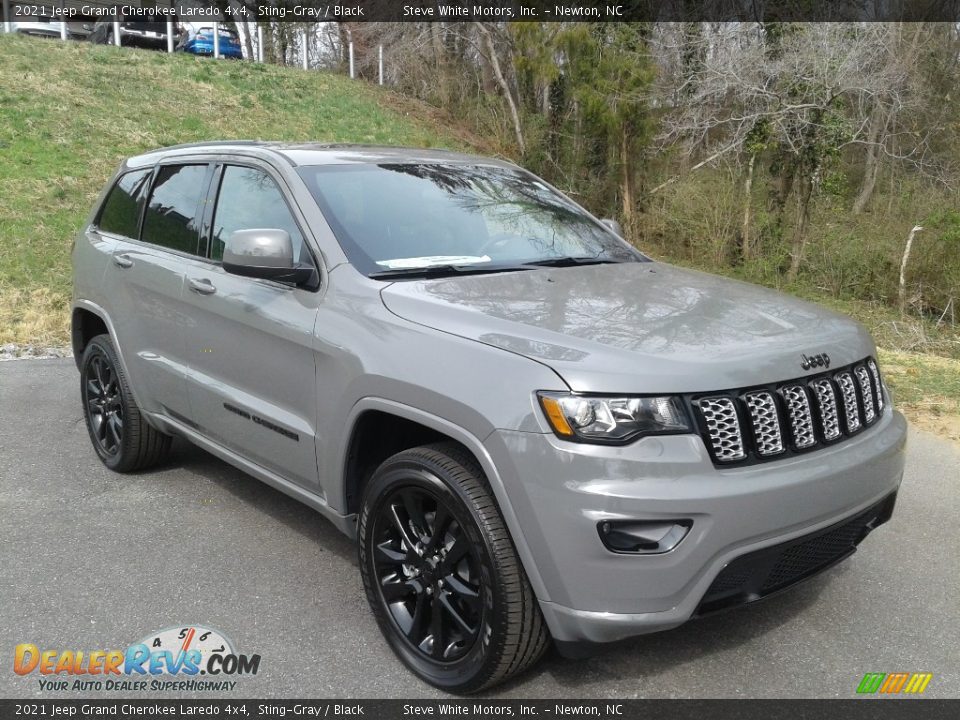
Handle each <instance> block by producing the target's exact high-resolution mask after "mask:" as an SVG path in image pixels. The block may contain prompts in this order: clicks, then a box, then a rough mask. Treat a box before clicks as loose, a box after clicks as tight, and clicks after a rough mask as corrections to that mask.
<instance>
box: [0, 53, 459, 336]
mask: <svg viewBox="0 0 960 720" xmlns="http://www.w3.org/2000/svg"><path fill="white" fill-rule="evenodd" d="M236 138H253V139H271V140H319V141H331V142H357V143H373V144H386V145H411V146H419V147H448V148H465V149H469V148H471V147H473V146H474V145H476V144H477V143H478V141H476V140H475V139H474V138H472V137H470V136H469V134H468V133H466V132H464V131H462V130H459V129H457V128H455V127H452V126H451V125H450V124H449V123H444V122H442V121H441V119H440V118H439V117H438V113H437V111H436V110H434V109H431V108H429V107H426V106H421V105H419V104H417V103H413V102H411V101H409V100H405V99H404V98H401V97H399V96H397V95H395V94H392V93H390V92H387V91H384V90H382V89H381V88H378V87H376V86H373V85H370V84H368V83H364V82H361V81H351V80H349V79H348V78H344V77H342V76H339V75H333V74H329V73H322V72H305V71H302V70H299V69H292V68H281V67H277V66H272V65H255V64H252V63H242V62H230V61H214V60H210V59H205V58H194V57H191V56H187V55H181V54H178V55H174V56H172V57H171V56H168V55H166V54H164V53H157V52H149V51H140V50H131V49H129V48H122V49H120V48H114V47H100V46H94V45H90V44H88V43H72V42H71V43H61V42H54V41H49V42H48V41H41V40H37V39H34V38H22V37H11V36H2V37H0V344H4V343H7V342H16V343H28V342H31V343H41V344H51V345H55V344H65V343H66V342H67V340H68V326H67V322H68V318H67V315H68V313H67V309H68V305H69V296H70V262H69V248H70V243H71V241H72V239H73V236H74V234H75V233H76V231H77V229H78V228H80V227H81V225H82V224H83V222H84V219H85V218H86V215H87V213H88V212H89V210H90V207H91V205H92V203H93V201H94V199H95V198H96V196H97V193H98V192H99V191H100V189H101V188H102V187H103V184H104V183H105V182H106V180H107V179H108V178H109V177H110V175H111V174H112V173H113V172H114V170H115V169H116V168H117V165H118V164H119V163H120V162H121V160H123V159H124V158H125V157H129V156H130V155H134V154H137V153H140V152H143V151H145V150H149V149H151V148H156V147H161V146H164V145H173V144H176V143H184V142H196V141H202V140H213V139H236Z"/></svg>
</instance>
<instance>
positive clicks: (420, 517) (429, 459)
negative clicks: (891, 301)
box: [359, 443, 548, 693]
mask: <svg viewBox="0 0 960 720" xmlns="http://www.w3.org/2000/svg"><path fill="white" fill-rule="evenodd" d="M359 535H360V567H361V572H362V573H363V581H364V588H365V590H366V594H367V600H368V601H369V603H370V607H371V608H372V610H373V612H374V615H375V616H376V618H377V622H378V624H379V625H380V629H381V631H382V632H383V633H384V636H385V637H386V639H387V641H388V642H389V643H390V646H391V647H392V649H393V650H394V652H395V653H396V654H397V655H398V656H399V658H400V659H401V660H402V661H403V662H404V663H405V664H406V665H407V667H409V668H410V669H411V670H412V671H413V672H414V673H416V674H417V675H418V676H420V677H421V678H422V679H423V680H425V681H427V682H428V683H430V684H431V685H434V686H436V687H439V688H441V689H444V690H447V691H450V692H458V693H470V692H477V691H479V690H482V689H484V688H487V687H490V686H491V685H494V684H496V683H498V682H501V681H503V680H505V679H506V678H508V677H510V676H511V675H514V674H516V673H519V672H522V671H523V670H525V669H526V668H527V667H529V666H530V665H531V664H533V663H534V662H535V661H536V660H537V659H538V658H539V657H540V656H541V655H542V654H543V652H544V650H545V649H546V646H547V640H548V635H547V630H546V627H545V625H544V623H543V618H542V616H541V614H540V608H539V606H538V605H537V601H536V598H535V597H534V594H533V590H532V589H531V588H530V583H529V581H528V580H527V577H526V574H525V573H524V572H523V568H522V567H521V565H520V561H519V559H518V558H517V555H516V551H515V550H514V547H513V543H512V542H511V541H510V537H509V534H508V532H507V529H506V526H505V525H504V522H503V518H502V517H501V515H500V512H499V510H498V509H497V506H496V503H495V502H494V500H493V497H492V496H491V493H490V490H489V487H488V486H487V483H486V479H485V477H484V476H483V473H482V471H481V470H480V468H479V467H478V466H477V464H476V462H475V461H474V459H473V458H472V456H470V455H469V454H468V453H466V452H465V451H464V450H463V449H462V448H461V447H460V446H458V445H456V444H454V443H442V444H437V445H429V446H424V447H420V448H415V449H413V450H407V451H404V452H401V453H398V454H397V455H394V456H393V457H391V458H389V459H388V460H386V461H385V462H384V463H383V464H382V465H381V466H380V467H379V468H378V469H377V471H376V473H374V476H373V477H372V478H371V480H370V482H369V483H368V485H367V488H366V490H365V492H364V500H363V507H362V509H361V513H360V523H359Z"/></svg>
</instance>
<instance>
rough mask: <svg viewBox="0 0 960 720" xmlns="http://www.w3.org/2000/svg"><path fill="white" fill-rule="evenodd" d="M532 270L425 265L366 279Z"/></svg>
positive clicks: (375, 274)
mask: <svg viewBox="0 0 960 720" xmlns="http://www.w3.org/2000/svg"><path fill="white" fill-rule="evenodd" d="M532 269H533V268H531V267H528V266H527V264H524V265H493V266H490V265H427V266H426V267H407V268H393V269H391V270H378V271H377V272H373V273H370V274H369V275H368V276H367V277H370V278H373V279H374V280H400V279H409V278H439V277H450V276H452V275H484V274H488V273H490V274H492V273H501V272H514V271H515V270H532Z"/></svg>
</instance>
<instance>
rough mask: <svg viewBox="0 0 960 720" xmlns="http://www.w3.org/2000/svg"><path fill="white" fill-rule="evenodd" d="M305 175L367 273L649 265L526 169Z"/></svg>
mask: <svg viewBox="0 0 960 720" xmlns="http://www.w3.org/2000/svg"><path fill="white" fill-rule="evenodd" d="M298 172H299V173H300V176H301V177H302V178H303V179H304V180H305V181H306V183H307V187H308V188H309V189H310V192H311V193H312V195H313V197H314V198H315V199H316V200H317V203H318V204H319V205H320V208H321V209H322V210H323V213H324V215H325V216H326V218H327V220H328V221H329V222H330V224H331V226H332V228H333V230H334V233H336V235H337V239H338V240H340V243H341V245H342V246H343V249H344V251H345V252H346V253H347V255H348V256H349V257H350V261H351V262H352V263H353V264H354V265H355V266H357V267H358V268H359V269H360V270H361V271H362V272H367V273H369V272H375V271H383V270H390V269H393V268H409V267H429V266H431V265H444V264H453V265H472V266H478V269H479V266H487V267H491V268H495V267H501V268H503V267H515V266H518V265H524V264H527V263H533V262H542V261H549V260H551V259H560V258H578V259H584V258H586V259H594V260H597V261H605V262H623V261H636V260H639V259H640V258H641V257H642V256H640V255H639V254H638V253H637V252H636V251H634V250H633V249H632V248H630V247H629V246H628V245H627V244H626V243H625V242H624V241H623V240H621V239H620V238H618V237H617V236H615V235H614V234H613V233H612V232H611V231H610V230H609V229H607V228H606V227H604V226H603V225H601V224H600V223H598V222H596V221H595V220H593V219H592V218H591V217H590V216H589V215H587V214H586V213H585V212H584V211H583V210H582V209H581V208H580V207H578V206H577V205H576V204H575V203H573V202H572V201H571V200H570V199H569V198H567V197H565V196H564V195H561V194H560V193H558V192H556V191H554V190H552V189H551V188H550V187H549V186H547V185H546V184H545V183H544V182H543V181H541V180H539V179H538V178H536V177H534V176H533V175H530V174H529V173H526V172H523V171H520V170H513V169H510V168H499V167H491V166H487V165H460V164H456V165H453V164H450V165H446V164H400V163H397V164H382V165H372V164H370V165H367V164H358V165H323V166H313V167H311V166H306V167H301V168H300V169H299V170H298Z"/></svg>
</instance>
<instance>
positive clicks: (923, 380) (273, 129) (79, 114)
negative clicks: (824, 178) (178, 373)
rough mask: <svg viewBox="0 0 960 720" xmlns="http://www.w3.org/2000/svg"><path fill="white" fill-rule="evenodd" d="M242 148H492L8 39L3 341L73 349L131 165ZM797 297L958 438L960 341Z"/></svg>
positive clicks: (438, 119) (346, 97)
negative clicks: (76, 277) (99, 232)
mask: <svg viewBox="0 0 960 720" xmlns="http://www.w3.org/2000/svg"><path fill="white" fill-rule="evenodd" d="M231 138H248V139H257V138H262V139H272V140H320V141H330V142H357V143H373V144H386V145H412V146H421V147H428V146H429V147H448V148H456V149H466V150H477V151H479V152H483V153H488V154H489V153H491V152H493V149H492V148H490V147H488V146H486V145H485V143H484V141H482V140H480V139H478V138H476V137H475V136H472V135H470V133H468V132H466V131H465V130H463V129H462V128H458V127H456V125H455V124H453V123H451V122H450V121H449V120H448V119H446V118H444V117H443V116H442V115H441V114H440V113H439V112H438V111H437V110H436V109H434V108H430V107H428V106H425V105H422V104H420V103H416V102H413V101H411V100H408V99H405V98H403V97H401V96H399V95H396V94H394V93H391V92H389V91H386V90H383V89H382V88H378V87H376V86H374V85H371V84H369V83H365V82H361V81H352V80H349V79H348V78H345V77H343V76H340V75H333V74H330V73H323V72H305V71H302V70H299V69H293V68H281V67H277V66H272V65H256V64H252V63H246V62H231V61H215V60H210V59H207V58H195V57H192V56H189V55H183V54H177V55H174V56H172V57H171V56H168V55H166V54H164V53H158V52H149V51H144V50H132V49H129V48H115V47H111V46H107V47H104V46H94V45H91V44H88V43H74V42H68V43H63V42H57V41H43V40H38V39H35V38H24V37H18V36H9V35H0V345H3V344H6V343H18V344H25V343H31V344H37V345H66V344H68V342H69V328H68V308H69V299H70V258H69V249H70V243H71V241H72V239H73V235H74V233H76V231H77V230H78V229H79V228H80V226H81V225H82V224H83V221H84V219H85V217H86V215H87V213H88V212H89V210H90V206H91V204H92V203H93V200H94V199H95V198H96V196H97V193H99V191H100V189H101V188H102V187H103V184H104V183H105V182H106V180H107V179H108V178H109V177H110V175H111V174H112V173H113V172H114V170H115V169H116V167H117V165H118V164H119V163H120V161H121V160H122V159H123V158H125V157H128V156H130V155H133V154H136V153H139V152H142V151H145V150H148V149H151V148H156V147H160V146H164V145H173V144H176V143H184V142H196V141H201V140H212V139H231ZM703 269H706V270H712V268H709V267H706V268H703ZM788 290H790V291H791V292H794V293H795V294H799V295H802V296H804V297H806V298H807V299H810V300H815V301H818V302H821V303H824V304H826V305H829V306H831V307H833V308H835V309H838V310H840V311H842V312H846V313H847V314H850V315H852V316H854V317H856V318H857V319H859V320H861V321H862V322H864V323H865V324H866V325H867V326H868V327H869V328H870V330H871V332H873V333H874V337H876V338H877V343H878V344H879V345H880V346H881V347H882V348H884V351H883V352H882V353H881V361H882V365H883V368H884V371H885V373H886V376H887V379H888V381H889V383H890V385H891V388H892V390H893V392H894V394H895V396H896V400H897V403H898V405H899V406H900V407H901V408H902V409H904V410H905V411H906V412H907V413H908V415H910V416H911V418H912V419H914V420H915V421H917V422H919V423H920V424H922V425H924V426H925V427H928V428H930V429H933V430H936V431H937V432H940V433H941V434H946V435H948V436H950V437H954V438H956V439H960V337H958V335H957V334H956V333H955V332H952V331H950V330H948V329H946V328H943V327H939V326H937V325H936V324H935V323H932V322H928V321H923V320H919V319H904V318H901V317H900V316H899V314H897V313H896V311H894V310H892V309H890V308H888V307H885V306H882V305H878V304H871V303H850V302H841V301H834V300H829V299H824V297H823V295H822V294H820V293H818V292H817V291H816V289H813V288H788Z"/></svg>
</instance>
